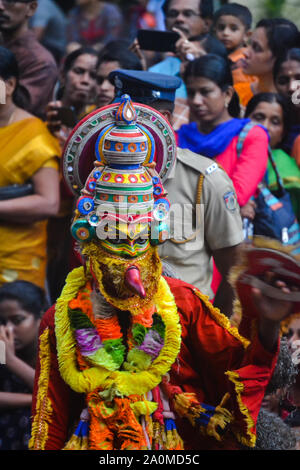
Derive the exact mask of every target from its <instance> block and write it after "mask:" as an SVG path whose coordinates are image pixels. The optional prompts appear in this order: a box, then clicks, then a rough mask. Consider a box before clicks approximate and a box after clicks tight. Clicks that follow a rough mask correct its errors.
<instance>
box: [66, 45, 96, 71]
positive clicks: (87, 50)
mask: <svg viewBox="0 0 300 470" xmlns="http://www.w3.org/2000/svg"><path fill="white" fill-rule="evenodd" d="M84 54H89V55H94V56H95V57H97V56H98V52H97V51H95V49H93V48H92V47H80V48H79V49H75V51H72V52H70V54H68V55H67V56H66V57H65V58H64V60H63V73H64V74H66V73H68V71H69V70H70V69H71V68H72V66H73V64H74V62H75V61H76V60H77V59H78V57H80V56H81V55H84Z"/></svg>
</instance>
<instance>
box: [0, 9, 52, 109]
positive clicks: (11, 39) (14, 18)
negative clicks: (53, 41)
mask: <svg viewBox="0 0 300 470" xmlns="http://www.w3.org/2000/svg"><path fill="white" fill-rule="evenodd" d="M37 6H38V2H37V1H31V0H0V33H1V34H2V39H3V45H4V46H5V47H6V48H8V49H10V50H11V51H12V52H13V53H14V54H15V56H16V58H17V61H18V65H19V73H20V86H21V89H22V91H23V94H24V108H25V109H26V110H27V111H29V112H31V113H32V114H34V115H36V116H38V117H44V115H45V108H46V105H47V103H48V102H49V101H51V99H52V93H53V89H54V86H55V83H56V80H57V75H58V71H57V66H56V62H55V60H54V58H53V56H52V55H51V54H50V52H49V51H47V49H45V48H44V47H43V46H42V45H41V44H40V43H39V42H38V41H37V39H36V37H35V35H34V33H33V32H32V31H30V29H29V25H28V22H29V20H30V18H31V17H32V16H33V15H34V13H35V11H36V9H37Z"/></svg>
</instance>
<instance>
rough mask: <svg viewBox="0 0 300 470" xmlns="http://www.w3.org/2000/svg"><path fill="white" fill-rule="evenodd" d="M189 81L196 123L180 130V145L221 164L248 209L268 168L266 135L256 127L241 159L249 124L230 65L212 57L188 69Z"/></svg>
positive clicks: (246, 143) (241, 203) (191, 64)
mask: <svg viewBox="0 0 300 470" xmlns="http://www.w3.org/2000/svg"><path fill="white" fill-rule="evenodd" d="M185 82H186V85H187V90H188V100H189V105H190V108H191V114H192V116H193V122H190V123H189V124H187V125H183V126H182V127H181V128H180V129H179V131H178V146H179V147H181V148H188V149H189V150H191V151H193V152H195V153H198V154H201V155H204V156H206V157H209V158H212V159H213V160H215V161H216V162H217V163H219V164H220V165H221V166H222V167H223V168H224V170H225V171H226V172H227V174H228V176H229V177H230V178H231V179H232V182H233V185H234V188H235V191H236V195H237V200H238V203H239V205H240V207H241V208H243V206H244V205H245V204H246V203H247V202H248V201H249V199H250V198H251V197H252V196H253V195H254V194H255V192H256V188H257V185H258V184H259V183H260V181H261V180H262V178H263V176H264V174H265V171H266V168H267V161H268V135H267V132H266V131H265V130H264V129H263V128H262V127H261V126H255V127H253V128H252V129H251V130H250V131H249V133H248V135H247V136H246V138H245V141H244V144H243V148H242V151H241V153H240V154H238V149H237V143H238V140H239V135H240V133H241V132H242V130H243V129H244V127H245V125H246V124H247V123H248V122H249V121H250V120H248V119H238V118H237V116H238V115H239V104H238V98H237V95H236V94H235V92H234V89H233V86H232V75H231V71H230V65H229V63H228V61H227V60H225V59H223V58H222V57H219V56H215V55H212V54H207V55H206V56H203V57H200V58H199V59H196V60H195V61H193V62H191V63H190V64H189V65H188V67H187V69H186V73H185ZM225 204H226V201H225ZM229 210H230V208H229Z"/></svg>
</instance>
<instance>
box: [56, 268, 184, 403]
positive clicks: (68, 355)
mask: <svg viewBox="0 0 300 470" xmlns="http://www.w3.org/2000/svg"><path fill="white" fill-rule="evenodd" d="M86 282H87V277H86V275H85V272H84V268H83V267H80V268H76V269H74V270H73V271H72V272H71V273H70V274H69V275H68V277H67V281H66V285H65V287H64V289H63V291H62V294H61V297H60V298H59V299H58V300H57V303H56V312H55V333H56V338H57V353H58V363H59V370H60V374H61V376H62V378H63V379H64V381H65V382H66V383H67V384H68V385H69V386H70V387H71V388H72V389H73V390H74V391H75V392H78V393H89V392H92V391H93V390H95V389H96V388H98V387H101V388H102V389H109V388H110V387H112V386H114V387H115V388H116V390H117V391H118V393H119V394H120V395H121V396H129V395H143V394H145V393H147V392H148V391H149V390H152V389H153V388H154V387H156V386H157V385H158V384H159V383H160V382H161V379H162V376H163V375H165V374H166V373H167V372H168V371H169V370H170V368H171V366H172V364H173V363H174V362H175V360H176V357H177V355H178V353H179V351H180V345H181V326H180V321H179V315H178V312H177V307H176V303H175V300H174V297H173V295H172V293H171V291H170V288H169V286H168V284H167V282H166V281H165V279H164V278H163V277H161V278H160V281H159V285H158V290H157V292H156V294H155V295H154V298H153V303H154V304H155V306H156V309H157V313H158V314H159V315H160V316H161V318H162V320H163V321H164V323H165V325H166V331H165V344H164V346H163V348H162V350H161V352H160V354H159V356H158V357H157V358H156V359H155V360H154V361H153V362H152V364H151V366H150V367H149V368H148V369H147V370H145V371H142V372H138V373H131V372H126V371H114V372H111V371H109V370H107V369H105V368H104V367H99V366H98V367H90V368H89V369H86V370H83V371H80V370H79V369H78V365H77V359H76V340H75V338H74V335H73V331H72V329H71V327H70V321H69V316H68V304H69V301H70V300H72V299H73V298H74V297H75V296H76V295H77V292H78V290H79V289H80V288H81V287H82V286H84V285H85V284H86Z"/></svg>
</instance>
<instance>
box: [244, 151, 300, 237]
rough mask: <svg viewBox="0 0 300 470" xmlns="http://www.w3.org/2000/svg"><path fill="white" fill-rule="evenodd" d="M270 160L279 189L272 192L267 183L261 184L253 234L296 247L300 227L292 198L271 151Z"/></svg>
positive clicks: (299, 235) (257, 198) (256, 201)
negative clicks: (284, 184)
mask: <svg viewBox="0 0 300 470" xmlns="http://www.w3.org/2000/svg"><path fill="white" fill-rule="evenodd" d="M269 160H270V162H271V164H272V167H273V169H274V172H275V175H276V180H277V187H278V189H277V190H276V191H271V190H270V189H269V188H268V185H267V183H266V182H265V181H264V182H262V183H261V184H259V186H258V196H257V197H256V198H255V203H256V209H255V218H254V221H253V233H254V235H264V236H266V237H270V238H274V239H276V240H279V241H281V242H282V243H285V244H288V245H294V244H295V243H298V242H299V241H300V226H299V223H298V221H297V219H296V216H295V213H294V210H293V206H292V201H291V197H290V195H289V193H288V191H287V190H286V189H285V188H284V186H283V182H282V179H281V177H280V175H279V173H278V170H277V167H276V164H275V161H274V159H273V157H272V153H271V150H269Z"/></svg>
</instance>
